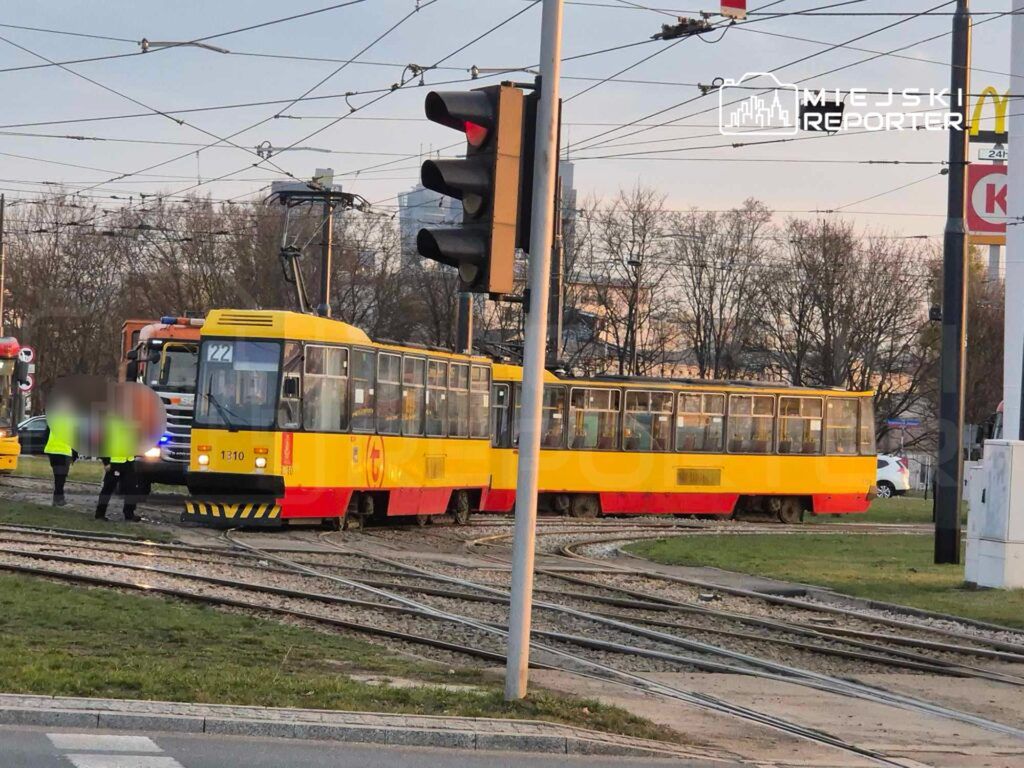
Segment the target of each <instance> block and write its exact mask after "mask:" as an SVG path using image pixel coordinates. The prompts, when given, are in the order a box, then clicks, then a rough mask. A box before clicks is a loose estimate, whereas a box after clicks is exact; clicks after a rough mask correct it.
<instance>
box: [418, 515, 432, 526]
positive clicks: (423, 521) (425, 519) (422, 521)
mask: <svg viewBox="0 0 1024 768" xmlns="http://www.w3.org/2000/svg"><path fill="white" fill-rule="evenodd" d="M430 518H431V515H416V525H418V526H419V527H420V528H424V527H426V526H428V525H430Z"/></svg>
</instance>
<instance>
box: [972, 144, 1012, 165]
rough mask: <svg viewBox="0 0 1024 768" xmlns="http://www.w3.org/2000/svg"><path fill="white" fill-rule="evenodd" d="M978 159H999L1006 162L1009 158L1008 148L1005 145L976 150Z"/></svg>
mask: <svg viewBox="0 0 1024 768" xmlns="http://www.w3.org/2000/svg"><path fill="white" fill-rule="evenodd" d="M978 159H979V160H1001V161H1002V162H1004V163H1005V162H1006V161H1007V160H1009V159H1010V150H1009V149H1007V148H1006V147H986V148H985V149H979V150H978Z"/></svg>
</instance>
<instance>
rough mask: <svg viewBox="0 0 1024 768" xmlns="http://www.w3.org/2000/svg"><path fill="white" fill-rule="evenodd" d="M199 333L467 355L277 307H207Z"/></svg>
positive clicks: (486, 360)
mask: <svg viewBox="0 0 1024 768" xmlns="http://www.w3.org/2000/svg"><path fill="white" fill-rule="evenodd" d="M202 335H203V336H227V337H235V338H249V339H289V340H294V341H311V342H322V343H325V344H347V345H352V346H367V347H374V348H377V349H385V350H394V351H399V352H407V353H408V352H412V353H421V354H431V355H438V356H442V357H459V358H466V357H467V355H458V354H456V353H454V352H452V351H451V350H450V349H442V348H439V347H430V346H426V345H423V344H410V343H406V342H399V341H392V340H390V339H382V340H378V341H374V340H373V339H371V338H370V337H369V336H368V335H367V334H366V332H365V331H363V330H362V329H361V328H357V327H356V326H354V325H349V324H348V323H345V322H342V321H341V320H334V319H332V318H329V317H319V316H317V315H307V314H302V313H301V312H290V311H286V310H277V309H272V310H259V309H214V310H211V311H210V313H209V314H208V315H207V316H206V323H205V324H204V325H203V328H202ZM473 359H474V360H478V361H480V362H481V363H483V362H490V359H489V358H485V357H481V356H473Z"/></svg>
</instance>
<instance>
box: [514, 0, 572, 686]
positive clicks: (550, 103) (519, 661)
mask: <svg viewBox="0 0 1024 768" xmlns="http://www.w3.org/2000/svg"><path fill="white" fill-rule="evenodd" d="M561 58H562V0H544V6H543V15H542V20H541V43H540V72H541V89H540V104H539V105H538V108H537V143H536V159H535V165H534V173H533V210H532V220H531V223H530V226H531V230H530V275H529V280H530V294H529V304H528V305H527V306H526V307H525V309H526V312H527V315H526V343H525V346H524V348H523V408H522V413H521V415H520V420H519V468H518V477H517V482H516V522H515V534H514V539H513V545H512V594H511V601H510V606H509V626H508V657H507V663H506V668H505V699H506V700H508V701H512V700H515V699H521V698H523V697H524V696H525V695H526V685H527V678H528V675H529V665H530V619H531V616H530V613H531V610H532V608H533V555H534V551H533V550H534V534H535V531H536V527H537V469H538V466H537V465H538V463H539V460H540V421H541V404H542V401H543V397H544V346H545V344H544V341H545V339H544V336H545V332H546V331H547V313H548V289H549V287H550V280H551V240H552V226H551V225H552V218H551V217H552V216H554V215H555V210H554V208H555V206H554V205H553V201H554V199H555V176H556V174H557V170H558V92H559V85H560V83H559V80H560V77H561Z"/></svg>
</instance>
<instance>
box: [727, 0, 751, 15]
mask: <svg viewBox="0 0 1024 768" xmlns="http://www.w3.org/2000/svg"><path fill="white" fill-rule="evenodd" d="M722 15H723V16H729V17H731V18H733V19H745V18H747V0H722Z"/></svg>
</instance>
